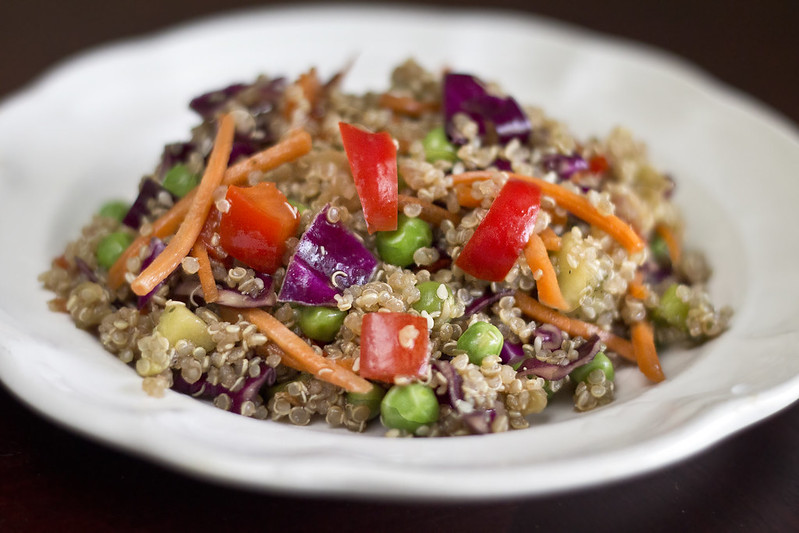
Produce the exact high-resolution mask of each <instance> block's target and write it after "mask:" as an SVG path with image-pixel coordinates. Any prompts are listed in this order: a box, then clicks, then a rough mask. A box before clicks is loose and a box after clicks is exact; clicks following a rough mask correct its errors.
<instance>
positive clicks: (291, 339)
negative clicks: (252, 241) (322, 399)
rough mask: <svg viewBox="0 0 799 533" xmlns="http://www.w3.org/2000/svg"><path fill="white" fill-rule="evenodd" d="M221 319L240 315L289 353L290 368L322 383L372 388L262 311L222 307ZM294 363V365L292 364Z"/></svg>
mask: <svg viewBox="0 0 799 533" xmlns="http://www.w3.org/2000/svg"><path fill="white" fill-rule="evenodd" d="M220 309H221V311H220V312H221V315H222V318H224V319H225V320H227V321H229V322H235V321H236V319H237V316H238V315H241V316H242V318H244V320H247V321H248V322H251V323H252V324H254V325H255V327H257V328H258V329H259V330H260V331H261V333H263V334H264V335H266V336H267V337H268V338H269V340H271V341H272V342H274V343H275V344H277V346H278V347H279V348H280V349H281V350H283V351H284V352H286V355H287V356H288V357H287V358H284V361H286V362H287V364H288V366H292V367H293V368H298V367H299V368H298V369H300V370H302V371H304V372H308V373H310V374H313V375H314V376H316V377H317V378H319V379H321V380H322V381H326V382H328V383H332V384H333V385H337V386H339V387H342V388H343V389H345V390H347V391H349V392H361V393H363V392H368V391H370V390H371V389H372V384H371V383H369V382H368V381H367V380H365V379H363V378H362V377H361V376H359V375H357V374H355V373H354V372H352V371H351V370H347V369H346V368H344V367H342V366H339V365H337V364H335V363H333V362H332V361H331V360H330V359H327V358H326V357H323V356H321V355H319V354H318V353H316V352H315V351H314V349H313V348H311V346H310V345H309V344H308V343H307V342H305V341H304V340H302V338H300V337H298V336H297V335H296V334H295V333H294V332H293V331H291V330H290V329H289V328H287V327H286V326H285V325H284V324H283V323H282V322H280V321H279V320H278V319H276V318H275V317H273V316H272V315H271V314H269V313H268V312H266V311H264V310H262V309H233V308H231V307H221V308H220ZM289 362H290V363H292V364H289Z"/></svg>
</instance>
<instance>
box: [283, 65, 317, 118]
mask: <svg viewBox="0 0 799 533" xmlns="http://www.w3.org/2000/svg"><path fill="white" fill-rule="evenodd" d="M296 84H297V86H298V87H299V88H300V90H301V91H302V95H303V96H304V97H305V99H306V100H307V101H308V104H309V105H310V108H311V111H313V109H314V107H315V106H316V103H317V102H318V101H319V97H320V95H321V94H322V88H323V87H322V82H321V81H319V76H317V74H316V69H315V68H311V69H310V70H309V71H308V72H303V73H302V74H300V75H299V76H298V77H297V82H296ZM295 109H297V103H296V102H294V101H293V100H289V101H287V103H286V107H284V108H283V117H284V118H286V119H289V120H290V119H291V116H292V115H293V114H294V110H295Z"/></svg>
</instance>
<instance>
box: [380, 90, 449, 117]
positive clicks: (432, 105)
mask: <svg viewBox="0 0 799 533" xmlns="http://www.w3.org/2000/svg"><path fill="white" fill-rule="evenodd" d="M377 105H379V106H380V107H385V108H386V109H390V110H391V111H394V112H395V113H399V114H401V115H407V116H409V117H420V116H422V115H424V114H425V113H430V112H434V111H438V109H439V107H441V104H439V103H438V102H433V101H430V102H421V101H419V100H416V99H415V98H411V97H410V96H399V95H396V94H391V93H383V94H381V95H380V100H379V101H378V103H377Z"/></svg>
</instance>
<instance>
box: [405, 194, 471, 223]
mask: <svg viewBox="0 0 799 533" xmlns="http://www.w3.org/2000/svg"><path fill="white" fill-rule="evenodd" d="M406 205H419V206H421V207H422V213H421V214H420V215H419V218H421V219H422V220H424V221H425V222H429V223H430V224H435V225H436V226H438V225H439V224H441V223H442V222H443V221H444V220H449V221H451V222H452V223H453V224H458V222H460V220H461V217H460V216H458V214H457V213H451V212H450V211H447V210H446V209H444V208H443V207H439V206H437V205H436V204H434V203H432V202H428V201H427V200H422V199H421V198H417V197H415V196H408V195H407V194H399V195H397V207H398V208H399V210H400V211H402V210H403V209H404V208H405V206H406Z"/></svg>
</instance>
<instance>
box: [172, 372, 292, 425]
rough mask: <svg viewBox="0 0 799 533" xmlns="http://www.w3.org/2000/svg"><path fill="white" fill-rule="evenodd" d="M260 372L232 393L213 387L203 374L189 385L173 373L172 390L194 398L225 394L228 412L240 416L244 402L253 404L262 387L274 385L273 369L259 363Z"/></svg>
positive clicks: (177, 373)
mask: <svg viewBox="0 0 799 533" xmlns="http://www.w3.org/2000/svg"><path fill="white" fill-rule="evenodd" d="M258 366H259V368H260V369H261V372H260V373H259V374H258V375H257V376H256V377H248V378H247V379H246V380H245V381H244V384H243V385H242V386H241V388H240V389H238V390H235V391H232V390H230V389H228V388H226V387H223V386H222V385H221V384H216V385H213V384H211V383H210V382H209V381H208V376H207V374H203V375H202V376H201V377H200V379H199V380H197V381H195V382H194V383H189V382H188V381H186V380H185V379H183V376H181V374H180V372H179V371H175V372H174V373H173V385H172V388H173V389H174V390H175V391H177V392H179V393H181V394H188V395H189V396H193V397H195V398H207V399H211V398H215V397H216V396H219V395H220V394H227V395H228V396H229V397H230V409H229V410H230V411H232V412H234V413H237V414H240V413H241V408H242V406H243V405H244V403H245V402H253V401H255V399H256V396H258V393H259V392H260V391H261V388H262V387H269V386H271V385H274V383H275V379H276V377H277V373H276V372H275V369H274V368H272V367H271V366H269V365H267V364H266V363H264V362H261V363H259V365H258Z"/></svg>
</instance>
